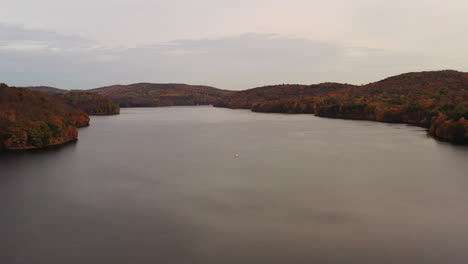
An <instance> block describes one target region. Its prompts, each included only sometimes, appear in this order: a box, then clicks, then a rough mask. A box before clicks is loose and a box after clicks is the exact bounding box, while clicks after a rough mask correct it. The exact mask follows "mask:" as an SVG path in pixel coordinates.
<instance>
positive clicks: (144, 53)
mask: <svg viewBox="0 0 468 264" xmlns="http://www.w3.org/2000/svg"><path fill="white" fill-rule="evenodd" d="M467 14H468V1H467V0H444V1H440V0H437V1H436V0H393V1H388V0H318V1H315V0H288V1H284V0H282V1H277V0H235V1H234V0H233V1H231V0H164V1H161V0H131V1H130V0H80V1H70V0H40V1H38V0H14V1H13V0H4V1H2V3H1V7H0V82H5V83H7V84H10V85H17V86H24V85H49V86H55V87H59V88H73V89H88V88H95V87H99V86H104V85H110V84H117V83H121V84H127V83H133V82H178V83H191V84H206V85H212V86H216V87H220V88H226V89H247V88H252V87H256V86H261V85H267V84H277V83H305V84H312V83H319V82H324V81H337V82H348V83H353V84H362V83H367V82H371V81H377V80H379V79H381V78H383V77H387V76H389V75H395V74H399V73H403V72H408V71H421V70H440V69H455V70H460V71H468V15H467Z"/></svg>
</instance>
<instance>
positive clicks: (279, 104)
mask: <svg viewBox="0 0 468 264" xmlns="http://www.w3.org/2000/svg"><path fill="white" fill-rule="evenodd" d="M215 106H220V107H229V108H247V109H252V110H253V111H257V112H276V113H314V114H316V115H318V116H323V117H333V118H345V119H362V120H375V121H382V122H392V123H407V124H413V125H418V126H422V127H426V128H428V129H429V133H430V134H431V135H433V136H434V137H437V138H439V139H442V140H446V141H450V142H453V143H461V144H466V143H468V122H467V119H468V73H463V72H456V71H437V72H419V73H407V74H402V75H398V76H394V77H390V78H387V79H385V80H382V81H379V82H375V83H371V84H367V85H363V86H353V85H347V84H330V83H324V84H318V85H310V86H304V85H278V86H268V87H261V88H255V89H250V90H246V91H241V92H238V93H236V94H234V95H232V96H229V97H226V98H223V99H221V100H219V102H217V103H216V104H215Z"/></svg>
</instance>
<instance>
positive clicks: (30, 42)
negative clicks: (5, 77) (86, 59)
mask: <svg viewBox="0 0 468 264" xmlns="http://www.w3.org/2000/svg"><path fill="white" fill-rule="evenodd" d="M0 36H1V37H0V49H16V50H25V49H36V50H37V49H39V50H40V49H52V50H57V49H76V48H85V47H91V45H92V44H93V42H92V41H90V40H85V39H83V38H81V37H78V36H72V35H64V34H60V33H57V32H53V31H47V30H40V29H27V28H25V27H24V26H22V25H12V24H6V23H0Z"/></svg>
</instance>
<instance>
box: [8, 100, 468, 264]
mask: <svg viewBox="0 0 468 264" xmlns="http://www.w3.org/2000/svg"><path fill="white" fill-rule="evenodd" d="M236 154H239V157H236V156H235V155H236ZM467 172H468V148H466V147H459V146H454V145H450V144H446V143H441V142H437V141H435V140H433V139H431V138H429V137H427V135H426V132H425V131H424V129H421V128H418V127H412V126H407V125H394V124H393V125H392V124H384V123H377V122H367V121H349V120H337V119H325V118H318V117H314V116H312V115H282V114H261V113H252V112H250V111H245V110H229V109H219V108H212V107H205V106H203V107H167V108H140V109H122V114H121V115H120V116H108V117H93V119H92V126H91V127H89V128H84V129H81V130H80V139H79V141H78V142H77V143H76V144H70V145H67V146H64V147H61V148H58V149H53V150H48V151H37V152H26V153H19V154H9V155H2V156H0V263H2V264H10V263H15V264H16V263H21V264H23V263H24V264H30V263H34V264H42V263H43V264H55V263H57V264H63V263H68V264H75V263H76V264H81V263H87V264H94V263H96V264H98V263H113V264H120V263H122V264H124V263H138V264H146V263H148V264H149V263H158V264H159V263H170V264H173V263H182V264H185V263H187V264H192V263H204V264H205V263H206V264H211V263H213V264H215V263H216V264H218V263H236V264H238V263H246V264H250V263H252V264H253V263H272V264H275V263H278V264H280V263H281V264H283V263H327V264H328V263H331V264H334V263H346V264H348V263H359V264H366V263H369V264H371V263H372V264H375V263H379V264H387V263H389V264H390V263H398V264H406V263H408V264H410V263H411V264H415V263H425V264H432V263H434V264H435V263H468V250H467V248H468V173H467Z"/></svg>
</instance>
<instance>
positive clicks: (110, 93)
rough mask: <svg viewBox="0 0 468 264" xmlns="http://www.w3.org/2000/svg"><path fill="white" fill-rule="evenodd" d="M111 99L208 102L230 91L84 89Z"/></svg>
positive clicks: (133, 103)
mask: <svg viewBox="0 0 468 264" xmlns="http://www.w3.org/2000/svg"><path fill="white" fill-rule="evenodd" d="M88 91H89V92H93V93H97V94H100V95H102V96H104V97H106V98H109V99H111V100H112V101H114V102H115V103H117V104H119V105H120V106H121V107H158V106H176V105H210V104H213V103H215V102H216V101H218V100H219V99H221V98H223V97H225V96H229V95H231V94H233V93H234V92H233V91H228V90H221V89H218V88H214V87H210V86H202V85H187V84H157V83H135V84H129V85H112V86H107V87H102V88H96V89H91V90H88Z"/></svg>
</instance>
